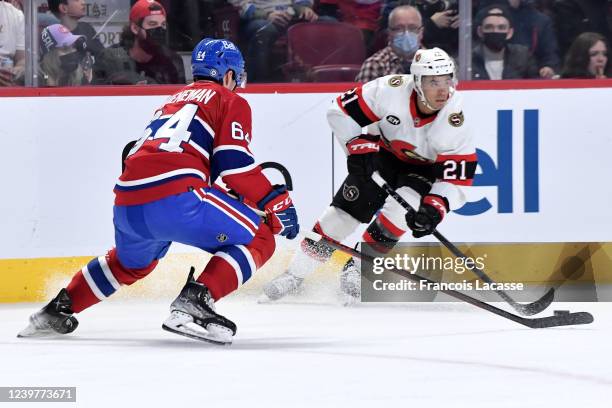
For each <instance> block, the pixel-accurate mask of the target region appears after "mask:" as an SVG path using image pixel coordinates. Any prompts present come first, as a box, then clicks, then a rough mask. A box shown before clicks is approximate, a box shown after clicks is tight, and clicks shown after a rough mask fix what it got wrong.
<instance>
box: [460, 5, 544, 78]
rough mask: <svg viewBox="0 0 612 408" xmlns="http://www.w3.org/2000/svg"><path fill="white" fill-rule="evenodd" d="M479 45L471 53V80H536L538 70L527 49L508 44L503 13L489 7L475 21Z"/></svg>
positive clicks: (508, 20)
mask: <svg viewBox="0 0 612 408" xmlns="http://www.w3.org/2000/svg"><path fill="white" fill-rule="evenodd" d="M475 20H476V21H477V22H479V24H478V28H477V34H478V38H479V39H480V43H479V44H477V45H476V46H474V48H473V50H472V79H520V78H537V77H538V68H537V65H536V63H535V60H534V59H533V57H532V56H531V55H530V54H529V50H528V49H527V47H525V46H523V45H519V44H510V43H509V41H510V39H511V38H512V36H513V34H514V30H513V28H512V19H511V18H510V16H509V13H508V11H507V9H505V8H504V7H502V6H498V5H492V6H489V7H486V8H484V9H482V10H481V11H480V12H479V13H478V15H477V16H476V19H475Z"/></svg>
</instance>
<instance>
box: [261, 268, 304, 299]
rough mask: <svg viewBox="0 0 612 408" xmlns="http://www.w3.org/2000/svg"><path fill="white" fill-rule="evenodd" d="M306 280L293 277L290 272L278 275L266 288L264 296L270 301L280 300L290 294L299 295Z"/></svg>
mask: <svg viewBox="0 0 612 408" xmlns="http://www.w3.org/2000/svg"><path fill="white" fill-rule="evenodd" d="M302 282H304V278H300V277H298V276H295V275H292V274H291V273H290V272H289V271H287V272H284V273H282V274H280V275H278V276H277V277H276V278H274V279H272V280H271V281H270V282H268V283H267V284H266V286H264V295H265V296H267V297H268V299H270V300H278V299H280V298H282V297H285V296H287V295H288V294H290V293H294V294H295V293H298V292H299V290H300V287H301V285H302Z"/></svg>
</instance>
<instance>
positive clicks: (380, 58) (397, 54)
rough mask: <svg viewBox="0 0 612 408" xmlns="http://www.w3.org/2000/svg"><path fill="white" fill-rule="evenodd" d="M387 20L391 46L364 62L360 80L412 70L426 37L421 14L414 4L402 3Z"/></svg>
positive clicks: (366, 80) (405, 72) (358, 78)
mask: <svg viewBox="0 0 612 408" xmlns="http://www.w3.org/2000/svg"><path fill="white" fill-rule="evenodd" d="M388 23H389V24H388V27H389V28H388V31H389V43H388V45H387V46H386V47H385V48H383V49H382V50H380V51H378V52H377V53H375V54H374V55H372V56H371V57H369V58H368V59H366V60H365V61H364V63H363V65H362V66H361V70H360V71H359V74H358V75H357V78H356V79H355V80H356V81H357V82H369V81H371V80H373V79H376V78H378V77H381V76H385V75H391V74H407V73H409V72H410V63H411V62H412V58H413V57H414V54H415V52H416V51H417V50H418V49H419V48H421V40H422V38H423V20H422V19H421V14H420V13H419V11H418V10H417V9H416V8H415V7H412V6H399V7H396V8H394V9H393V11H391V13H390V14H389V21H388Z"/></svg>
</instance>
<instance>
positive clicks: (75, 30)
mask: <svg viewBox="0 0 612 408" xmlns="http://www.w3.org/2000/svg"><path fill="white" fill-rule="evenodd" d="M47 3H48V5H49V11H51V13H53V15H54V16H55V17H57V19H58V20H59V22H60V23H61V24H62V25H63V26H64V27H66V28H67V29H68V30H70V32H71V33H72V34H74V35H82V36H84V37H85V39H86V41H87V49H88V50H89V52H91V53H92V54H93V55H97V54H98V53H99V52H100V51H102V49H104V45H102V43H101V42H100V40H99V39H98V38H96V30H95V29H94V28H93V26H92V25H91V24H89V23H86V22H84V21H79V20H80V19H81V18H83V17H85V14H86V9H85V0H47Z"/></svg>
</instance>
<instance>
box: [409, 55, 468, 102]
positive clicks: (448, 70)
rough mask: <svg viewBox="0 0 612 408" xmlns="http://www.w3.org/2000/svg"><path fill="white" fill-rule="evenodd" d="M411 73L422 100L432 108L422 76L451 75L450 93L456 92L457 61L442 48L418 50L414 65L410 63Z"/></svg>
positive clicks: (413, 61)
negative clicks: (425, 92)
mask: <svg viewBox="0 0 612 408" xmlns="http://www.w3.org/2000/svg"><path fill="white" fill-rule="evenodd" d="M410 73H411V74H412V75H413V77H414V87H415V89H416V91H417V94H418V95H419V98H420V99H421V102H423V103H424V104H425V106H427V107H428V108H430V109H433V108H432V107H431V106H430V105H429V103H428V102H427V99H425V94H424V93H423V88H422V82H421V80H422V78H423V76H426V75H450V76H451V79H452V86H451V89H450V94H451V95H452V94H453V92H455V87H456V86H457V80H456V75H455V63H454V62H453V59H452V58H451V57H449V56H448V54H447V53H446V52H445V51H444V50H442V49H441V48H438V47H435V48H432V49H426V50H418V51H417V52H416V54H414V59H413V60H412V65H410Z"/></svg>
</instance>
